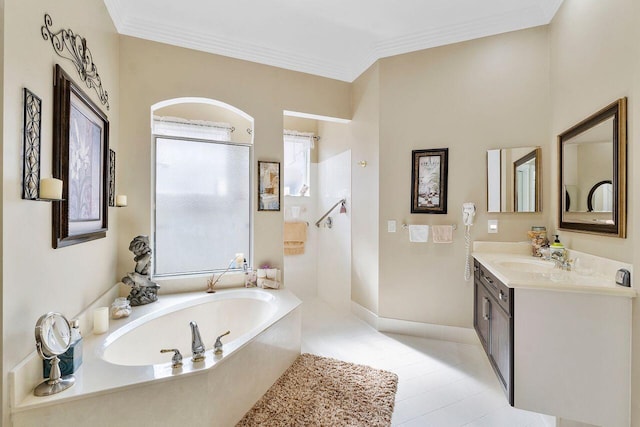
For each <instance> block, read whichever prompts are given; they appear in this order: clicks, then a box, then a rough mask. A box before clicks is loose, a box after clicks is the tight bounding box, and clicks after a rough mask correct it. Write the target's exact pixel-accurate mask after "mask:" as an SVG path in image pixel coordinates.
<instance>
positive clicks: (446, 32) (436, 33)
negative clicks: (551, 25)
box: [374, 7, 548, 58]
mask: <svg viewBox="0 0 640 427" xmlns="http://www.w3.org/2000/svg"><path fill="white" fill-rule="evenodd" d="M543 15H544V14H543V11H542V10H541V9H540V8H538V7H531V8H527V9H519V10H516V11H511V12H508V13H503V14H498V15H491V16H486V17H482V18H480V19H474V20H472V21H467V22H462V23H459V24H456V25H447V26H443V27H438V28H430V29H427V30H425V31H420V32H417V33H413V34H408V35H404V36H401V37H395V38H392V39H387V40H384V41H381V42H379V43H377V44H376V45H375V47H374V51H375V56H376V57H377V58H386V57H389V56H395V55H400V54H403V53H408V52H415V51H419V50H423V49H429V48H433V47H437V46H444V45H448V44H453V43H459V42H463V41H468V40H473V39H477V38H481V37H488V36H493V35H496V34H502V33H507V32H510V31H516V30H522V29H525V28H531V27H536V26H539V25H544V24H546V23H548V21H547V22H545V20H544V16H543Z"/></svg>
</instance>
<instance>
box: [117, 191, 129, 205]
mask: <svg viewBox="0 0 640 427" xmlns="http://www.w3.org/2000/svg"><path fill="white" fill-rule="evenodd" d="M116 206H120V207H122V206H127V196H125V195H124V194H118V195H117V196H116Z"/></svg>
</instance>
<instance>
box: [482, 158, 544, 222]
mask: <svg viewBox="0 0 640 427" xmlns="http://www.w3.org/2000/svg"><path fill="white" fill-rule="evenodd" d="M541 157H542V150H541V148H540V147H515V148H496V149H493V150H488V151H487V212H540V211H541V210H542V205H541V203H540V188H541V186H540V177H541V167H542V166H541V164H542V158H541Z"/></svg>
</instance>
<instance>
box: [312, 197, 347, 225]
mask: <svg viewBox="0 0 640 427" xmlns="http://www.w3.org/2000/svg"><path fill="white" fill-rule="evenodd" d="M341 203H347V199H341V200H338V202H337V203H336V204H335V205H333V206H331V209H329V210H328V211H327V213H325V214H324V215H322V218H320V219H319V220H318V221H316V227H318V228H320V223H321V222H322V220H323V219H325V218H326V217H328V216H329V214H330V213H331V211H333V210H334V209H335V208H337V207H338V205H339V204H341Z"/></svg>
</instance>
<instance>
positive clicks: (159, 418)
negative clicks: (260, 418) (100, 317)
mask: <svg viewBox="0 0 640 427" xmlns="http://www.w3.org/2000/svg"><path fill="white" fill-rule="evenodd" d="M299 305H300V300H298V299H297V298H296V297H295V296H294V295H293V294H292V293H291V292H289V291H288V290H286V289H280V290H271V291H270V290H263V289H244V288H240V289H225V290H221V291H218V292H216V293H215V294H207V293H204V292H197V293H193V292H192V293H184V294H174V295H161V296H160V297H159V299H158V301H157V302H155V303H152V304H148V305H144V306H139V307H134V308H133V312H132V314H131V316H130V317H128V318H124V319H117V320H113V319H111V320H110V327H109V331H108V332H107V333H106V334H103V335H93V334H88V335H87V334H85V338H84V343H83V344H84V351H83V356H84V361H83V365H82V366H81V368H80V369H79V370H78V372H77V373H76V375H75V376H76V384H75V385H74V386H73V387H71V388H69V389H68V390H65V391H64V392H62V393H58V394H56V395H53V396H49V397H35V396H33V395H32V394H31V393H30V391H31V389H33V387H34V386H35V385H37V384H38V382H40V381H42V379H41V378H38V377H37V375H36V376H35V378H32V380H31V381H32V383H31V385H30V387H20V385H19V384H15V383H16V382H19V381H20V379H25V378H30V377H33V375H26V374H25V373H24V372H20V373H14V374H15V375H12V376H11V377H12V378H13V382H14V387H13V388H14V390H13V394H14V395H13V399H12V400H13V402H12V420H13V425H14V426H22V425H24V426H29V425H44V424H45V423H44V421H45V420H46V424H47V425H61V426H62V425H67V426H68V425H78V424H77V423H78V420H83V423H82V425H98V426H99V425H119V426H123V425H124V426H126V425H131V426H138V425H151V424H153V425H190V426H199V425H202V426H212V425H213V426H227V425H229V426H232V425H234V424H235V423H236V422H237V421H238V420H239V419H240V418H241V417H242V415H244V413H245V412H246V411H247V410H249V409H250V408H251V406H252V405H253V404H254V403H255V401H256V400H257V399H258V398H259V397H260V396H262V394H264V392H266V390H267V389H268V388H269V387H270V386H271V384H273V382H275V380H276V379H277V378H278V377H279V376H280V375H281V374H282V373H283V372H284V371H285V370H286V368H287V367H289V366H290V365H291V363H293V361H294V360H295V358H296V357H297V356H298V354H300V327H301V320H300V310H299ZM190 321H195V322H196V323H197V324H198V326H199V329H200V334H201V337H202V341H203V344H204V345H205V347H206V354H205V355H206V358H205V360H204V361H203V362H197V363H194V362H192V361H191V330H190V327H189V322H190ZM226 331H230V332H231V333H230V334H229V335H228V336H226V337H224V338H223V339H222V342H223V344H224V346H223V354H222V355H214V353H213V344H214V342H215V338H216V337H217V336H218V335H221V334H223V333H224V332H226ZM163 348H178V349H179V350H180V352H181V353H182V355H183V366H182V368H177V369H174V368H172V366H171V356H172V353H164V354H163V353H160V349H163ZM33 359H35V361H33V360H31V361H25V362H23V364H22V366H19V367H18V368H16V370H28V369H31V370H35V371H36V373H38V372H39V373H41V368H40V363H41V362H40V361H39V358H37V357H33ZM14 371H15V370H14ZM21 394H22V396H21Z"/></svg>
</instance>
